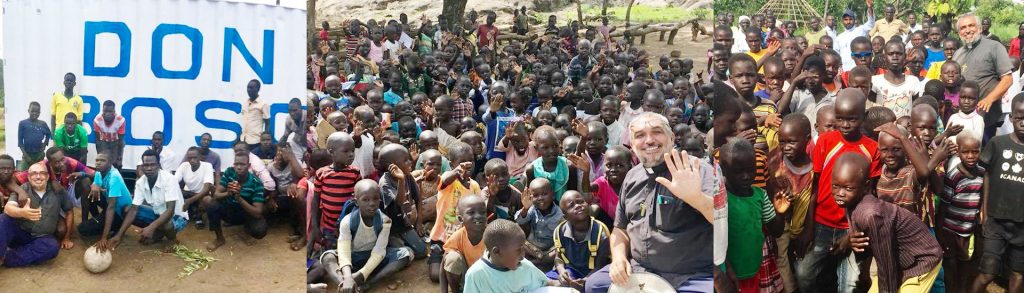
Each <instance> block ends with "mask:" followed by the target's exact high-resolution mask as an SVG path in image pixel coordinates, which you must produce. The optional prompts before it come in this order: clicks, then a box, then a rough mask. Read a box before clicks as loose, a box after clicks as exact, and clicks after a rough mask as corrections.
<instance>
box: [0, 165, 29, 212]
mask: <svg viewBox="0 0 1024 293" xmlns="http://www.w3.org/2000/svg"><path fill="white" fill-rule="evenodd" d="M14 168H15V167H14V158H12V157H11V156H8V155H0V213H3V212H4V208H3V204H6V203H7V199H9V198H11V196H13V195H14V194H17V195H18V196H20V197H21V198H25V197H27V196H28V193H27V192H25V190H24V189H21V185H22V184H25V180H27V179H28V177H25V178H24V179H25V180H23V179H19V178H18V176H16V175H17V174H18V173H24V172H17V171H14V170H15V169H14Z"/></svg>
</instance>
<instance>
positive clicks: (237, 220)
mask: <svg viewBox="0 0 1024 293" xmlns="http://www.w3.org/2000/svg"><path fill="white" fill-rule="evenodd" d="M249 158H250V156H249V154H241V153H236V154H235V163H234V165H233V166H232V167H231V168H228V169H227V170H224V174H223V175H221V177H220V183H219V184H217V190H216V191H214V192H213V197H205V198H203V206H205V207H206V217H207V218H208V219H209V220H210V230H213V232H214V233H216V234H217V239H216V240H214V242H213V243H210V244H209V245H207V246H206V249H207V250H209V251H214V250H216V249H217V248H218V247H220V246H221V245H224V242H225V241H224V232H223V230H222V229H221V225H220V223H221V221H226V222H228V223H231V224H234V225H245V232H246V233H248V234H249V236H252V238H255V239H263V237H265V236H267V220H266V219H265V218H263V212H264V207H263V204H264V202H266V197H265V196H264V189H263V182H261V181H260V179H259V177H256V174H255V173H253V172H252V171H250V170H249V166H250V164H249V160H250V159H249ZM247 241H248V244H250V245H251V244H252V242H253V241H254V240H247Z"/></svg>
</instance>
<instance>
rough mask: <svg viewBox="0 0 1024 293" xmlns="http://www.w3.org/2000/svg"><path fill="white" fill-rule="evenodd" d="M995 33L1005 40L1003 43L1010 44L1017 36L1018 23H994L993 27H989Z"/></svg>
mask: <svg viewBox="0 0 1024 293" xmlns="http://www.w3.org/2000/svg"><path fill="white" fill-rule="evenodd" d="M989 31H991V32H992V33H993V34H996V36H997V37H999V40H1001V41H1003V44H1009V43H1010V40H1011V39H1013V38H1016V37H1017V32H1018V31H1017V25H1016V24H992V28H989Z"/></svg>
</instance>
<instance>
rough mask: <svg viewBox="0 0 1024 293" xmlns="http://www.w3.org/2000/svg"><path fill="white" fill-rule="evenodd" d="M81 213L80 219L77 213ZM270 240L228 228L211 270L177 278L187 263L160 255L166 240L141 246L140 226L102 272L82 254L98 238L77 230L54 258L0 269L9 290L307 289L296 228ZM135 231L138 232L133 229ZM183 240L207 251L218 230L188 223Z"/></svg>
mask: <svg viewBox="0 0 1024 293" xmlns="http://www.w3.org/2000/svg"><path fill="white" fill-rule="evenodd" d="M75 216H76V217H80V216H79V214H78V212H77V211H76V213H75ZM271 223H272V226H271V229H270V232H269V234H267V237H266V238H263V239H262V240H259V241H257V242H256V243H255V244H253V246H246V245H245V244H243V243H242V238H241V233H244V232H243V230H242V227H241V226H233V227H226V228H224V234H225V237H226V238H227V244H225V245H224V246H221V247H220V249H217V251H215V252H212V253H207V255H210V256H213V257H214V258H216V259H217V261H214V262H213V263H211V264H210V268H209V269H207V270H205V271H203V270H200V271H196V272H194V273H193V274H192V275H191V276H187V277H185V278H183V279H178V273H179V272H181V271H182V269H183V268H184V267H185V262H184V261H183V260H181V259H180V258H178V257H177V256H175V255H173V254H161V253H159V251H160V249H161V248H162V247H163V243H165V242H161V243H157V244H154V245H150V246H142V245H140V244H139V243H138V239H139V234H140V233H141V229H138V228H134V227H133V228H132V229H130V230H129V232H128V235H127V237H126V239H124V240H123V242H122V244H121V246H120V247H118V249H117V251H115V252H114V261H113V264H111V266H110V268H109V269H108V270H107V271H106V272H103V273H101V274H92V273H90V272H89V271H87V270H85V266H84V265H83V263H82V257H83V254H84V253H85V250H86V249H87V248H88V247H89V246H90V245H91V244H92V243H94V242H95V241H96V239H86V240H84V241H83V239H81V238H80V236H78V235H77V234H74V236H73V237H74V242H75V247H74V248H72V249H70V250H61V252H60V254H59V255H58V256H57V258H56V259H55V260H52V261H49V262H47V263H44V264H42V265H38V266H34V267H28V268H0V287H2V288H4V289H3V290H2V291H4V292H139V291H149V292H303V291H304V288H305V284H304V283H305V281H304V280H305V263H304V262H303V256H304V255H303V253H302V252H300V251H292V250H291V249H289V248H288V243H287V237H288V235H289V234H290V232H291V229H290V228H289V227H288V225H287V224H285V223H280V224H274V223H273V221H272V222H271ZM133 230H134V231H133ZM178 239H179V240H181V242H182V244H185V245H186V246H188V247H189V248H193V249H196V248H198V249H202V250H203V251H204V252H205V247H206V244H207V243H209V242H211V241H212V240H213V239H214V235H213V232H210V231H209V230H202V231H200V230H198V229H196V228H195V225H193V224H192V223H189V225H188V227H186V228H185V230H184V231H183V232H181V233H180V234H178Z"/></svg>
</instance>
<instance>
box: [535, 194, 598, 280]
mask: <svg viewBox="0 0 1024 293" xmlns="http://www.w3.org/2000/svg"><path fill="white" fill-rule="evenodd" d="M559 207H560V208H561V209H562V210H563V211H565V221H562V223H560V224H558V226H556V227H555V231H554V233H553V234H552V235H553V237H554V243H555V251H556V252H557V253H558V255H557V257H556V258H555V269H553V270H551V271H548V273H547V276H548V279H552V280H558V281H559V282H561V283H562V284H563V285H568V286H570V287H572V288H574V289H576V290H580V292H582V291H583V290H584V289H583V286H584V284H585V283H586V278H587V276H589V275H590V273H591V272H593V271H595V270H598V269H601V268H603V267H604V266H605V265H607V264H608V263H609V262H611V252H610V250H609V247H608V235H609V233H610V231H609V230H608V226H605V224H603V223H601V222H600V221H598V220H597V219H595V218H594V217H591V216H590V205H589V204H588V203H587V200H586V197H585V196H584V195H583V194H580V193H579V192H577V191H574V190H570V191H566V192H565V195H563V196H562V202H560V203H559Z"/></svg>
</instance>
